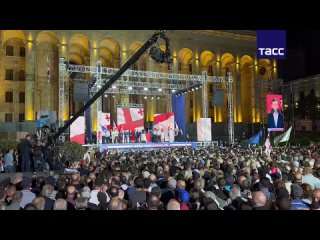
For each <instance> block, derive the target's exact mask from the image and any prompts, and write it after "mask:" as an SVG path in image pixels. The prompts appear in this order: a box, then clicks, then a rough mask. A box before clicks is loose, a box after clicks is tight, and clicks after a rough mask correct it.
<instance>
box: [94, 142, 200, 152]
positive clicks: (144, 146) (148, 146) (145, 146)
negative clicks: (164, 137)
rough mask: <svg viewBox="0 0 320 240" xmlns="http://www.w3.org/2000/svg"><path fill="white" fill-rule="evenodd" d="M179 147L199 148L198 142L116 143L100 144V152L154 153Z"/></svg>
mask: <svg viewBox="0 0 320 240" xmlns="http://www.w3.org/2000/svg"><path fill="white" fill-rule="evenodd" d="M178 147H192V148H197V147H198V144H197V142H158V143H154V142H147V143H114V144H99V150H100V152H103V151H110V150H118V151H130V150H144V151H152V150H155V149H159V148H178Z"/></svg>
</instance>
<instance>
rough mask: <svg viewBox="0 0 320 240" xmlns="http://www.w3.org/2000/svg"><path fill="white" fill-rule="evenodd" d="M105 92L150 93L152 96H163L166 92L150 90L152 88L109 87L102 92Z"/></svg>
mask: <svg viewBox="0 0 320 240" xmlns="http://www.w3.org/2000/svg"><path fill="white" fill-rule="evenodd" d="M104 93H105V94H129V95H152V96H165V95H167V94H168V93H166V92H165V91H161V92H159V91H154V90H153V91H152V90H147V91H144V90H137V89H118V88H111V89H108V90H107V91H105V92H104Z"/></svg>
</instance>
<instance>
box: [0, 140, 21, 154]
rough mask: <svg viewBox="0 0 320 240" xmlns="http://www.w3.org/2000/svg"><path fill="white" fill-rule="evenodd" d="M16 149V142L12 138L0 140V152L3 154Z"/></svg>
mask: <svg viewBox="0 0 320 240" xmlns="http://www.w3.org/2000/svg"><path fill="white" fill-rule="evenodd" d="M17 147H18V142H17V140H16V139H13V138H3V139H0V150H1V151H2V152H4V153H5V152H6V151H8V150H11V149H17Z"/></svg>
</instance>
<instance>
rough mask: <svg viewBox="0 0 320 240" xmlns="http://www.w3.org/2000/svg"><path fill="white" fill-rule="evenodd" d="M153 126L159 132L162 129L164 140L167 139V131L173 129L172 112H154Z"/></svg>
mask: <svg viewBox="0 0 320 240" xmlns="http://www.w3.org/2000/svg"><path fill="white" fill-rule="evenodd" d="M153 119H154V122H153V126H154V128H156V129H158V130H159V131H160V132H162V130H163V131H164V136H165V141H169V131H170V129H172V130H174V125H175V124H174V123H175V122H174V113H173V112H171V113H162V114H154V118H153Z"/></svg>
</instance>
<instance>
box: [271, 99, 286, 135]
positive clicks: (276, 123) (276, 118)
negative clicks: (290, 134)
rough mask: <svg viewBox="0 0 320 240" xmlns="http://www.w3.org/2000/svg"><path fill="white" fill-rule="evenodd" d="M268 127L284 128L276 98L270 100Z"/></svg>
mask: <svg viewBox="0 0 320 240" xmlns="http://www.w3.org/2000/svg"><path fill="white" fill-rule="evenodd" d="M268 128H282V129H283V128H284V123H283V114H282V111H281V110H280V107H279V101H278V99H276V98H274V99H272V101H271V112H270V113H268Z"/></svg>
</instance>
